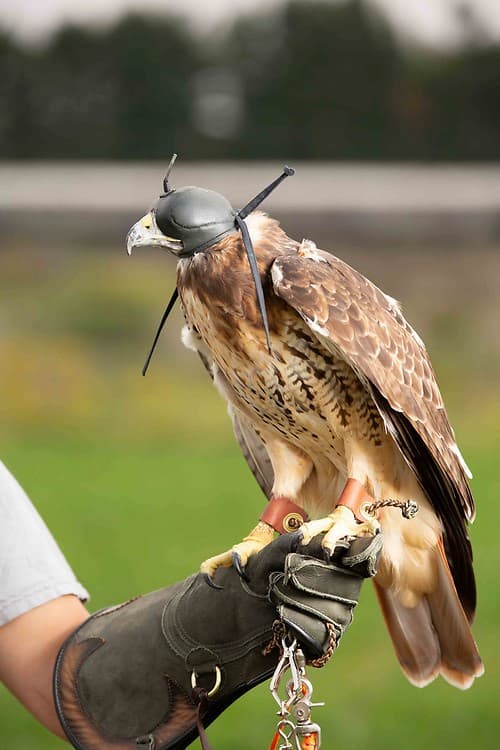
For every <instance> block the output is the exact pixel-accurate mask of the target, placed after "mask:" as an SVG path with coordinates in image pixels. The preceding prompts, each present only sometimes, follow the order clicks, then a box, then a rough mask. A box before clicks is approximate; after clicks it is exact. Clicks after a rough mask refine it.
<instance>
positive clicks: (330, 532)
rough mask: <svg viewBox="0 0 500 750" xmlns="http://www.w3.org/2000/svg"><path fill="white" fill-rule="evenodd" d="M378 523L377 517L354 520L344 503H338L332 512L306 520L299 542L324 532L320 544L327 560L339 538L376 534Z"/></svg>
mask: <svg viewBox="0 0 500 750" xmlns="http://www.w3.org/2000/svg"><path fill="white" fill-rule="evenodd" d="M379 531H380V524H379V522H378V521H377V519H376V518H375V517H374V518H367V520H366V521H364V522H363V523H359V522H358V521H357V520H356V516H355V515H354V513H353V512H352V510H350V509H349V508H347V507H346V506H345V505H338V506H337V507H336V508H335V510H334V511H333V513H330V515H328V516H326V517H325V518H319V519H318V520H316V521H308V522H307V523H304V524H302V526H301V527H300V533H301V534H302V542H301V544H308V543H309V542H310V541H311V539H312V538H313V537H314V536H316V535H317V534H324V535H325V536H324V538H323V541H322V543H321V546H322V547H323V549H324V550H326V552H327V553H328V559H327V562H330V561H331V557H332V555H333V553H334V551H335V547H336V546H337V544H338V543H339V542H340V540H341V539H345V538H347V537H357V536H367V535H368V534H370V535H371V534H373V535H375V534H378V533H379Z"/></svg>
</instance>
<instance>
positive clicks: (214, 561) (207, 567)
mask: <svg viewBox="0 0 500 750" xmlns="http://www.w3.org/2000/svg"><path fill="white" fill-rule="evenodd" d="M232 564H233V559H232V556H231V550H229V551H228V552H223V553H222V554H221V555H215V557H209V558H208V560H205V561H204V562H202V564H201V565H200V573H202V574H203V575H205V576H206V577H207V579H208V580H207V583H208V585H209V586H212V588H221V587H220V586H218V584H216V583H215V581H214V576H215V573H216V572H217V569H218V568H230V567H231V565H232ZM214 583H215V585H212V584H214Z"/></svg>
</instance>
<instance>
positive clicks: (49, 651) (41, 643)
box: [0, 595, 89, 739]
mask: <svg viewBox="0 0 500 750" xmlns="http://www.w3.org/2000/svg"><path fill="white" fill-rule="evenodd" d="M88 616H89V614H88V612H87V610H86V609H85V607H84V606H83V604H82V602H81V601H80V600H79V599H78V598H77V597H76V596H72V595H68V596H60V597H58V598H57V599H53V600H52V601H50V602H47V603H45V604H42V605H40V606H38V607H34V608H33V609H31V610H29V611H28V612H26V613H25V614H22V615H20V616H19V617H16V618H15V619H13V620H11V621H10V622H8V623H6V624H5V625H2V626H1V627H0V681H2V682H3V683H5V686H6V687H7V688H8V689H9V690H10V691H11V692H12V693H13V694H14V695H15V696H16V697H17V698H18V699H19V700H20V701H21V703H22V704H23V705H24V706H25V707H26V708H27V709H28V711H30V712H31V713H32V714H33V715H34V716H35V717H36V718H37V719H38V721H40V722H41V723H42V724H43V725H44V726H46V727H47V729H49V730H50V731H51V732H53V733H54V734H56V735H58V736H59V737H62V738H63V739H66V735H65V734H64V732H63V730H62V728H61V724H60V723H59V719H58V718H57V714H56V711H55V707H54V699H53V695H52V675H53V672H54V664H55V660H56V656H57V653H58V651H59V649H60V648H61V646H62V644H63V642H64V641H65V640H66V638H67V637H68V635H69V634H70V633H71V632H72V631H73V630H74V629H75V628H76V627H78V626H79V625H81V623H82V622H83V621H84V620H86V619H87V618H88Z"/></svg>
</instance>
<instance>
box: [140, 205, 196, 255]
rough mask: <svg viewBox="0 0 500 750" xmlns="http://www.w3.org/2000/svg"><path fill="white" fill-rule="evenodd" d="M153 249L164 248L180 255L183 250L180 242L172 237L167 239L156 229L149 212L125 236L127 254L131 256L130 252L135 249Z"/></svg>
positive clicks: (151, 212)
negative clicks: (153, 247)
mask: <svg viewBox="0 0 500 750" xmlns="http://www.w3.org/2000/svg"><path fill="white" fill-rule="evenodd" d="M148 245H153V246H155V247H161V248H165V250H170V251H172V252H173V253H176V254H178V253H180V252H182V249H183V243H182V241H181V240H176V239H175V238H174V237H167V236H166V235H164V234H163V232H161V231H160V230H159V229H158V226H157V224H156V219H155V215H154V212H153V211H150V212H149V213H147V214H146V215H145V216H143V217H142V219H139V221H137V222H136V223H135V224H134V226H133V227H131V228H130V229H129V232H128V234H127V253H128V254H129V255H132V250H134V249H135V248H136V247H147V246H148Z"/></svg>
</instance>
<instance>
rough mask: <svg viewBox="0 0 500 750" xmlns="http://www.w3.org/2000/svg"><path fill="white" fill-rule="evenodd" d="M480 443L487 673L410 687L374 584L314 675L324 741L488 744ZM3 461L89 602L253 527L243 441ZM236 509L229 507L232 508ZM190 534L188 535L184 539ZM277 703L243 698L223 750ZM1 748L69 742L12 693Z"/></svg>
mask: <svg viewBox="0 0 500 750" xmlns="http://www.w3.org/2000/svg"><path fill="white" fill-rule="evenodd" d="M484 437H485V439H484V442H483V443H478V444H476V447H475V449H474V452H473V453H472V454H471V455H470V456H469V457H470V459H471V463H472V464H473V465H474V466H475V468H476V470H477V474H478V479H477V481H476V482H475V490H476V494H477V496H478V497H479V498H480V499H481V512H480V516H479V519H478V522H477V524H476V526H475V527H474V529H473V531H474V534H473V540H474V545H475V550H476V569H477V575H478V581H479V596H480V606H479V616H478V621H477V626H476V628H475V633H476V637H477V640H478V642H479V644H480V647H481V651H482V655H483V658H484V660H485V663H486V669H487V672H486V675H485V676H484V677H483V678H482V679H481V680H479V681H478V682H477V683H476V685H475V686H474V687H473V688H472V689H471V690H469V691H468V692H466V693H461V692H460V691H457V690H455V689H453V688H451V687H450V686H448V685H447V684H446V683H444V682H442V681H438V682H436V683H434V684H433V685H432V686H430V687H428V688H426V689H425V690H416V689H415V688H413V687H411V686H410V685H409V684H408V683H407V682H406V680H405V678H404V677H403V675H402V673H401V672H400V670H399V667H398V665H397V663H396V660H395V658H394V656H393V653H392V649H391V645H390V643H389V640H388V637H387V635H386V633H385V630H384V627H383V624H382V618H381V615H380V613H379V611H378V607H377V605H376V602H375V599H374V596H373V593H372V591H371V587H370V586H369V585H366V586H365V588H364V591H363V594H362V599H361V604H360V607H359V608H358V610H357V613H356V618H355V622H354V625H353V627H352V628H351V630H350V631H349V633H348V634H347V635H346V637H345V639H344V641H343V643H342V646H341V648H340V649H339V651H338V652H337V654H336V655H335V656H334V658H333V660H332V662H331V663H330V664H329V665H328V666H327V667H326V668H325V669H323V670H321V671H317V670H311V675H312V677H313V681H314V686H315V697H316V698H318V699H319V700H325V701H326V703H327V706H326V707H325V708H323V709H317V710H316V711H315V718H316V719H317V720H319V721H320V723H321V725H322V727H323V732H324V738H325V740H324V743H325V746H326V747H329V746H333V745H334V744H335V745H337V744H338V745H340V746H348V747H351V748H372V749H373V750H377V749H378V748H380V750H382V748H384V749H386V748H389V747H399V746H404V747H405V748H408V749H410V750H412V749H413V748H415V750H416V749H417V748H424V747H426V748H441V747H442V746H445V745H450V746H453V747H454V748H457V749H460V748H464V750H465V748H469V747H470V745H471V743H475V745H476V747H486V746H487V745H489V744H490V742H491V741H492V740H493V738H495V737H496V735H497V732H498V730H499V729H500V720H499V718H498V709H497V704H498V690H499V689H500V680H499V677H498V657H497V656H496V652H497V625H496V624H497V623H498V621H499V618H500V604H499V602H498V599H497V597H496V586H497V571H498V570H499V569H500V548H499V546H498V542H497V533H496V528H497V526H498V524H497V523H495V522H496V521H498V517H499V513H498V510H497V508H496V496H497V490H498V480H497V458H496V451H495V450H494V448H493V447H492V446H491V445H490V444H489V441H488V436H484ZM4 460H5V462H6V463H7V464H8V465H9V467H10V468H11V469H12V470H13V471H14V472H15V474H16V475H17V476H18V477H19V478H20V479H21V481H22V482H23V484H24V486H25V487H26V489H27V490H28V492H29V493H30V494H31V496H32V497H33V498H34V499H35V501H36V504H37V507H38V509H39V510H40V512H41V513H42V515H43V517H44V518H45V519H46V521H47V523H48V525H49V526H50V528H51V529H52V530H53V533H54V534H55V536H56V538H57V539H58V541H59V542H60V544H61V546H62V548H63V550H64V552H65V554H66V555H67V557H68V558H69V560H70V562H71V563H72V565H73V566H74V568H75V570H76V571H78V574H79V576H80V578H81V580H82V581H83V583H84V584H85V585H86V586H87V587H88V588H89V589H90V591H91V592H92V602H91V609H98V608H100V607H102V606H105V605H106V604H111V603H117V602H120V601H122V600H125V599H127V598H129V597H130V596H133V595H135V594H137V593H141V592H146V591H149V590H153V589H155V588H159V587H161V586H164V585H166V584H167V583H169V582H173V581H175V580H178V579H180V578H183V577H184V576H186V575H188V574H190V573H191V572H193V571H194V570H195V569H196V567H197V565H198V563H199V561H200V560H201V559H203V558H205V557H206V556H209V555H210V554H212V553H213V552H214V551H217V550H221V549H224V548H226V547H227V546H228V545H229V544H230V543H232V542H233V541H234V540H235V539H237V538H240V537H241V535H242V533H243V532H244V531H245V530H247V529H248V528H249V527H250V524H251V523H252V522H253V520H254V519H255V517H256V515H257V513H258V511H259V508H260V507H261V504H262V500H261V497H260V496H259V491H258V489H257V488H256V486H255V485H254V482H253V479H252V478H251V476H250V474H249V472H248V470H247V469H246V467H245V465H244V463H243V460H242V459H241V456H240V455H239V452H238V450H237V448H236V447H235V446H234V445H232V444H231V443H228V442H226V441H225V440H224V439H221V440H216V441H212V442H211V443H201V444H200V443H196V441H194V440H190V441H185V440H182V441H179V442H168V441H166V442H164V443H162V444H160V445H159V444H157V443H152V442H148V441H145V442H142V443H139V442H137V441H134V442H132V444H130V443H128V442H127V441H124V440H121V441H120V440H118V441H116V440H112V441H109V440H106V439H102V436H101V439H100V440H99V441H94V440H82V439H73V440H71V439H68V438H67V437H66V436H64V438H63V439H57V437H54V436H52V437H51V439H49V440H48V441H46V442H45V443H41V442H40V441H39V440H38V439H35V440H33V439H29V438H26V439H21V438H20V437H18V438H17V439H15V440H12V441H10V442H9V444H8V445H7V444H6V445H5V446H4ZM228 508H232V509H234V511H233V512H230V513H228ZM189 540H191V543H189ZM273 716H274V705H273V702H272V699H271V697H270V696H269V694H268V692H267V688H266V686H261V687H260V688H258V689H256V690H255V691H253V692H252V693H251V694H249V695H247V696H245V697H243V698H242V699H241V700H240V701H238V703H237V704H236V705H234V706H233V707H232V708H231V709H229V710H228V711H227V712H226V713H225V714H224V715H223V716H222V717H221V718H219V720H218V721H217V722H216V724H215V725H214V726H213V727H212V728H211V729H210V736H211V738H212V740H213V744H214V746H215V747H222V748H229V747H238V748H241V750H247V749H248V750H250V748H253V747H255V746H256V745H258V746H265V743H266V742H267V741H268V740H269V741H270V737H271V734H272V728H273V721H274V719H273ZM0 726H1V730H0V731H1V734H0V737H1V739H2V742H1V743H0V747H4V746H5V747H7V746H14V747H16V750H31V748H33V747H37V748H39V749H40V750H49V749H50V750H52V749H53V750H56V748H58V747H60V746H62V743H60V742H59V741H58V740H56V739H54V738H52V737H51V736H50V735H49V734H48V733H47V732H46V731H45V730H43V729H42V728H40V727H39V726H38V725H37V724H36V723H35V721H34V720H32V719H31V718H30V717H29V716H28V715H27V714H26V713H25V712H24V711H23V709H22V708H21V707H19V706H18V705H17V704H16V702H15V701H14V699H12V698H11V697H10V696H9V695H8V694H6V693H5V692H4V694H3V695H2V697H1V700H0Z"/></svg>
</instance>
